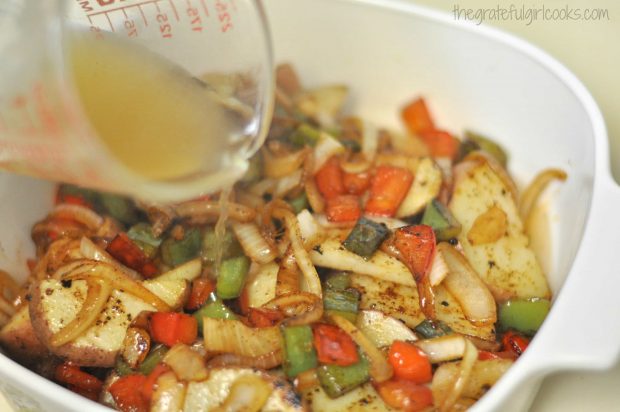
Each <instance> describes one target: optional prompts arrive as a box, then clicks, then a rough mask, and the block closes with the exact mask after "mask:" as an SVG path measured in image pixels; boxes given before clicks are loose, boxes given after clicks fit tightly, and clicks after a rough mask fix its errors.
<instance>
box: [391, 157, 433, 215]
mask: <svg viewBox="0 0 620 412" xmlns="http://www.w3.org/2000/svg"><path fill="white" fill-rule="evenodd" d="M442 183H443V174H442V171H441V169H440V167H439V166H438V165H437V163H436V162H435V161H434V160H433V159H431V158H430V157H424V158H422V159H421V160H420V161H419V163H418V167H417V168H416V170H415V178H414V179H413V183H412V184H411V188H410V189H409V191H408V192H407V196H405V200H403V202H402V203H401V205H400V207H399V208H398V211H397V212H396V217H400V218H411V217H412V216H415V215H416V214H418V213H420V212H421V211H422V210H424V208H425V207H426V205H427V204H428V202H430V201H431V200H432V199H434V198H435V197H437V196H438V195H439V191H440V190H441V187H442Z"/></svg>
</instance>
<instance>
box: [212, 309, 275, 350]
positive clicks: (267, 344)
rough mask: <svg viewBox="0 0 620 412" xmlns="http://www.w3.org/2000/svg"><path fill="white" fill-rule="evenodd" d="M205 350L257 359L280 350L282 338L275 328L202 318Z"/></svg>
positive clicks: (230, 320)
mask: <svg viewBox="0 0 620 412" xmlns="http://www.w3.org/2000/svg"><path fill="white" fill-rule="evenodd" d="M202 328H203V336H204V342H205V350H206V351H207V352H214V353H232V354H235V355H240V356H247V357H257V356H262V355H266V354H269V353H271V352H276V351H279V350H282V342H281V340H282V337H281V335H280V329H279V328H278V327H277V326H272V327H268V328H251V327H248V326H246V325H244V324H243V323H242V322H241V321H238V320H232V319H212V318H208V317H204V318H203V326H202Z"/></svg>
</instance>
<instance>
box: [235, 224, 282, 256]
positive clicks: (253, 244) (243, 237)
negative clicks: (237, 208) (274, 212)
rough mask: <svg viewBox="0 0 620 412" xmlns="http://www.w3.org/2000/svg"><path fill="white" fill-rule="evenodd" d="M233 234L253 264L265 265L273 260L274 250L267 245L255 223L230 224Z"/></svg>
mask: <svg viewBox="0 0 620 412" xmlns="http://www.w3.org/2000/svg"><path fill="white" fill-rule="evenodd" d="M232 229H233V232H235V236H237V240H238V241H239V243H240V244H241V247H242V248H243V251H244V252H245V254H246V255H247V256H248V257H249V258H250V259H252V260H253V261H255V262H258V263H261V264H265V263H269V262H271V261H272V260H274V259H275V258H276V257H277V255H276V250H275V249H274V248H273V247H271V246H270V245H269V243H267V241H266V240H265V238H264V237H263V235H261V233H260V230H259V229H258V226H257V225H256V223H254V222H251V223H239V222H233V223H232Z"/></svg>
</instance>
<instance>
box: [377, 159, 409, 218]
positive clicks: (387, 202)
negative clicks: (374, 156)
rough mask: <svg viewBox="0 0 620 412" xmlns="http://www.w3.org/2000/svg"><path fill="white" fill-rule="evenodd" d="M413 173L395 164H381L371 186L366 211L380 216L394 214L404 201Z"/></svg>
mask: <svg viewBox="0 0 620 412" xmlns="http://www.w3.org/2000/svg"><path fill="white" fill-rule="evenodd" d="M412 181H413V175H412V174H411V172H410V171H409V170H407V169H403V168H402V167H393V166H379V167H377V169H376V171H375V176H374V177H373V179H372V185H371V187H370V197H369V199H368V202H367V203H366V208H365V210H366V212H367V213H370V214H372V215H378V216H394V214H395V213H396V211H397V210H398V206H400V203H401V202H402V201H403V199H404V198H405V196H406V195H407V192H408V191H409V186H411V182H412Z"/></svg>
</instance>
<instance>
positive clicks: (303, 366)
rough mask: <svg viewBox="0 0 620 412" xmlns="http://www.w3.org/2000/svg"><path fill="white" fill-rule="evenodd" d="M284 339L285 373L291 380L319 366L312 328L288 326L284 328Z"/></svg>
mask: <svg viewBox="0 0 620 412" xmlns="http://www.w3.org/2000/svg"><path fill="white" fill-rule="evenodd" d="M282 336H283V337H284V353H285V356H284V371H285V373H286V375H287V376H288V377H289V378H294V377H295V376H297V375H298V374H299V373H301V372H304V371H307V370H308V369H312V368H315V367H316V366H317V354H316V350H315V349H314V346H313V344H312V342H313V339H314V337H313V334H312V328H310V326H306V325H303V326H288V327H284V328H282Z"/></svg>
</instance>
